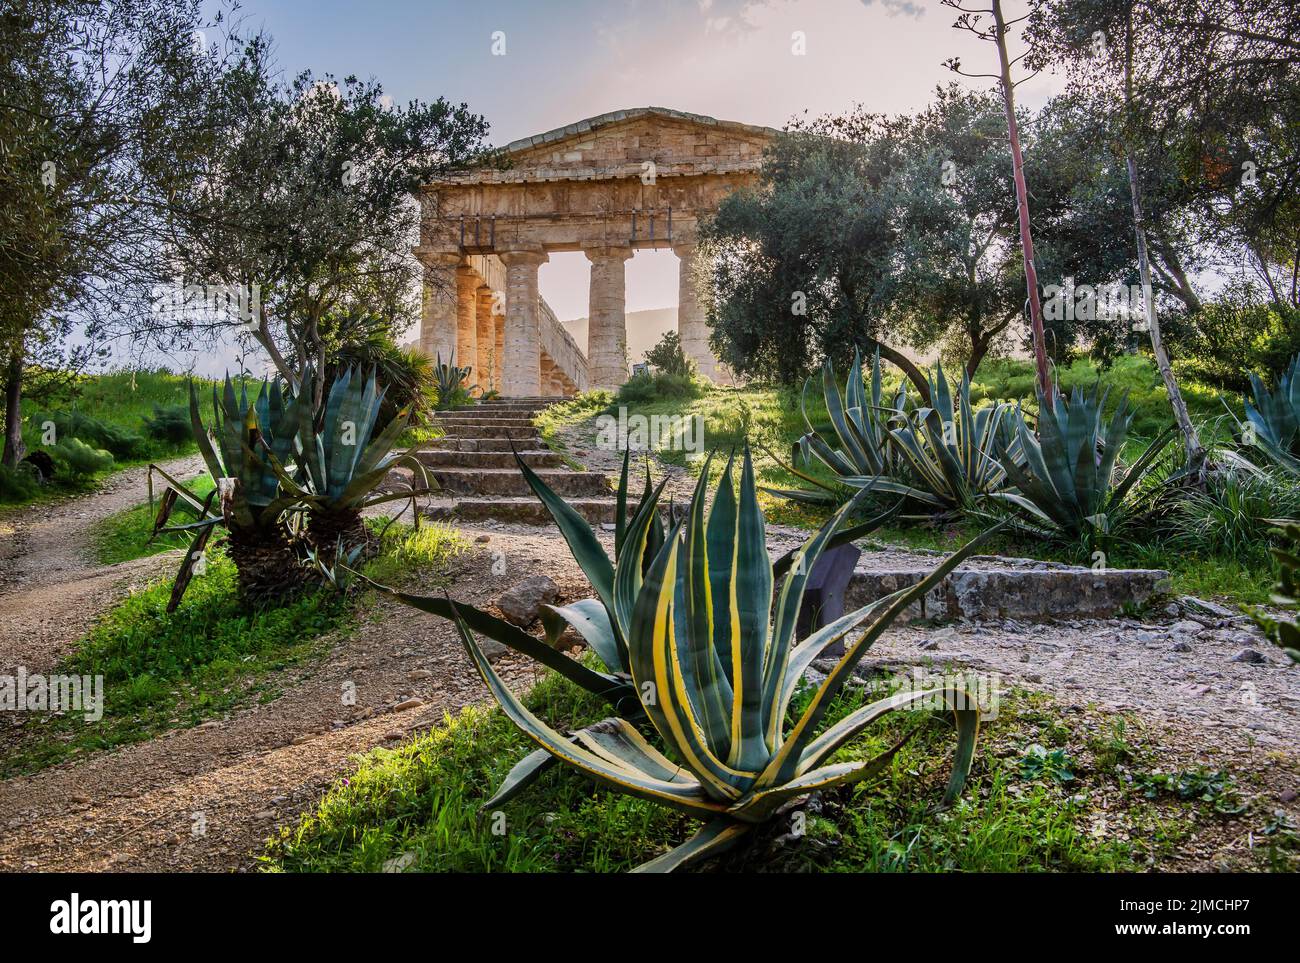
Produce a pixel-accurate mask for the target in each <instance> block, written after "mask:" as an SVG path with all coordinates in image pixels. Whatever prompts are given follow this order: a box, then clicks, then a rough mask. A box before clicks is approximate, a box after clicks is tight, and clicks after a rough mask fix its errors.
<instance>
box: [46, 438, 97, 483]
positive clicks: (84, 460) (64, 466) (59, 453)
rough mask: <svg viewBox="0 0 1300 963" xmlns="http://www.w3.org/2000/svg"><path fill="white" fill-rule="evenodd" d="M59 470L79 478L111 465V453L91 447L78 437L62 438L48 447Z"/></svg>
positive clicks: (76, 478) (69, 476) (95, 473)
mask: <svg viewBox="0 0 1300 963" xmlns="http://www.w3.org/2000/svg"><path fill="white" fill-rule="evenodd" d="M50 455H51V457H53V459H54V461H55V463H56V464H57V465H58V466H59V472H60V473H61V474H63V475H65V476H66V477H68V478H71V479H73V480H80V479H83V478H87V477H89V476H91V475H97V474H99V473H100V472H102V471H108V470H109V469H110V468H112V467H113V455H112V453H111V452H108V451H105V450H104V449H103V448H92V447H91V446H90V445H88V444H86V443H85V442H84V441H82V440H81V439H80V438H64V439H63V440H62V441H61V442H59V443H58V444H57V445H55V446H54V447H53V448H51V449H50Z"/></svg>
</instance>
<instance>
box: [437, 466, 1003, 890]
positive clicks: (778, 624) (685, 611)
mask: <svg viewBox="0 0 1300 963" xmlns="http://www.w3.org/2000/svg"><path fill="white" fill-rule="evenodd" d="M706 480H707V473H705V474H702V475H701V479H700V482H699V483H698V485H697V489H696V493H695V497H694V498H693V500H692V503H691V509H690V511H689V513H688V514H687V515H686V517H685V518H683V519H682V520H681V521H679V522H678V523H677V524H676V525H675V526H674V528H673V530H672V532H671V533H669V535H668V536H667V539H666V541H665V543H664V545H663V547H662V548H660V549H659V551H658V552H657V553H656V554H655V556H654V558H653V560H652V562H651V564H650V566H649V568H648V569H644V570H643V568H642V564H641V563H642V557H641V555H640V553H639V552H638V551H637V550H636V549H637V547H638V545H639V544H640V539H642V538H643V537H644V531H643V530H644V528H645V527H646V519H645V518H644V517H641V518H638V519H637V520H636V521H635V522H634V523H633V524H632V525H631V526H629V529H628V531H627V534H626V535H625V541H624V551H623V554H622V555H621V556H620V558H619V559H618V561H617V563H616V565H615V566H614V571H613V573H612V594H613V606H612V620H611V622H612V625H613V626H615V627H616V628H617V631H618V632H619V633H621V635H622V637H623V638H624V639H625V641H626V644H627V649H628V659H629V668H630V674H631V680H632V683H633V686H634V691H635V693H636V695H637V697H638V698H639V700H640V702H641V705H642V708H643V709H644V711H645V714H646V716H647V717H648V719H649V721H650V724H651V725H652V726H653V728H654V729H655V731H656V732H657V733H658V735H659V737H660V739H661V740H662V741H663V743H664V744H665V745H666V746H668V747H669V751H668V752H667V753H663V754H660V753H657V752H655V751H653V750H652V748H651V747H650V745H649V743H647V742H646V740H645V739H644V737H643V736H642V735H641V734H640V733H639V732H637V730H636V729H635V728H634V727H632V726H630V725H628V724H627V722H626V721H624V720H621V719H620V720H610V725H611V726H612V727H613V728H612V730H610V731H611V733H612V734H613V737H612V738H610V739H601V738H599V737H597V736H596V735H594V734H592V733H591V732H590V731H589V730H584V732H582V733H575V734H574V736H573V737H572V738H570V737H565V736H562V735H560V734H559V733H556V732H554V730H551V729H549V727H547V726H546V724H545V723H544V722H543V721H541V720H539V719H537V718H536V717H535V716H533V715H532V714H531V713H529V712H528V710H527V709H525V708H524V707H523V706H522V704H521V703H520V702H519V700H518V699H517V697H515V696H514V694H513V693H512V692H510V690H509V688H508V687H506V686H505V685H504V684H503V683H502V682H501V681H500V679H499V678H498V677H497V676H496V673H495V671H494V670H493V669H492V667H491V664H490V663H489V662H488V661H487V659H486V658H484V657H483V655H482V653H481V651H479V648H478V644H477V642H476V641H475V639H474V636H473V632H472V631H471V629H470V626H469V625H468V624H467V622H465V621H464V620H461V621H460V622H459V628H460V634H461V638H462V641H463V642H464V644H465V646H466V649H467V650H468V651H469V653H470V656H471V658H472V659H473V660H474V663H475V665H476V666H477V667H478V669H479V671H480V673H481V674H482V675H483V677H484V680H485V681H486V682H487V683H488V686H489V688H490V689H491V690H492V692H493V694H494V696H495V697H496V698H497V700H498V701H499V702H500V704H501V705H502V708H503V710H504V711H505V712H506V714H507V716H509V718H511V719H512V720H513V721H514V722H515V723H516V725H518V726H519V727H520V728H521V729H522V730H523V731H524V732H525V733H526V734H527V735H528V736H529V738H530V739H532V740H533V741H534V742H535V743H536V744H537V745H538V746H539V747H540V749H541V750H543V751H545V752H546V753H548V754H549V755H551V756H553V757H554V758H556V759H558V760H559V761H561V762H563V763H565V764H566V765H569V766H571V767H573V768H576V769H577V770H579V771H580V772H582V773H584V774H585V775H587V776H589V777H590V778H592V779H595V780H597V781H598V782H601V783H604V784H606V785H609V786H611V787H613V788H616V789H618V790H619V791H622V792H627V793H630V794H632V795H637V796H641V797H642V798H647V799H654V800H656V801H658V802H662V803H664V804H666V805H670V806H673V807H675V808H678V809H682V810H684V811H686V812H689V813H691V814H693V815H696V816H699V817H700V818H702V819H704V820H705V821H706V825H705V827H704V828H703V829H702V830H701V833H700V834H699V835H697V836H696V837H695V838H694V839H692V840H690V841H688V842H687V843H686V844H684V845H683V846H682V847H679V849H677V850H674V851H673V852H672V853H670V854H667V855H666V856H664V857H661V858H660V859H658V860H655V861H653V862H652V863H650V864H647V866H646V867H643V868H645V869H648V870H668V869H673V868H676V867H678V866H681V865H685V864H686V863H688V862H690V861H692V860H695V859H699V858H703V857H705V856H708V855H712V854H714V853H716V852H719V851H720V850H721V849H722V848H725V847H726V846H729V845H733V844H734V843H735V841H736V840H737V839H738V838H739V837H740V836H741V835H743V833H744V832H745V831H746V829H747V827H749V826H751V825H753V824H755V823H758V822H761V821H763V820H765V819H767V818H769V817H770V816H771V814H772V813H773V812H775V811H776V809H777V808H779V807H780V806H781V805H782V804H783V803H785V802H787V801H788V800H790V799H792V798H795V797H797V796H799V795H802V794H805V793H808V792H811V791H813V790H816V789H822V788H830V787H833V786H837V785H844V784H848V783H852V782H857V781H860V780H862V779H866V778H869V777H870V776H872V775H874V774H876V773H878V772H880V771H881V770H882V769H883V768H884V767H885V766H887V765H888V764H889V762H890V761H891V760H892V759H893V757H894V755H895V754H896V753H897V751H898V750H899V749H900V748H901V746H902V742H901V741H900V742H899V743H898V744H897V745H895V746H894V747H892V748H891V749H890V750H888V751H886V752H885V753H882V754H881V755H880V756H877V757H875V758H872V759H867V760H855V761H850V762H843V763H834V762H831V761H830V760H831V757H832V756H833V754H834V753H835V751H836V750H837V749H838V748H839V747H841V746H842V745H844V744H845V743H846V742H847V741H849V740H851V739H852V738H853V737H854V736H855V735H856V734H857V733H859V732H860V731H861V730H862V729H863V728H865V727H866V726H868V725H870V724H871V723H873V722H875V721H876V720H878V719H880V718H881V717H883V716H885V715H887V714H888V713H890V712H894V711H899V710H903V709H906V708H908V707H911V706H915V705H919V704H930V702H931V701H932V700H934V699H943V700H945V701H946V702H947V704H949V705H950V706H951V707H952V708H953V712H954V716H955V719H956V723H957V730H958V741H957V752H956V758H955V761H954V771H953V777H952V779H951V781H950V783H949V788H948V793H947V794H946V796H945V800H949V801H950V800H951V799H952V798H954V797H955V796H956V794H957V793H958V792H960V790H961V788H962V786H963V784H964V782H965V778H966V774H967V772H968V771H969V768H970V764H971V760H972V758H973V752H974V744H975V737H976V733H977V729H978V707H977V706H976V704H975V701H974V699H973V697H971V696H970V694H969V693H966V692H964V691H959V690H956V689H953V688H950V687H940V688H936V689H933V690H929V691H925V692H910V691H909V692H904V693H898V694H896V695H894V696H890V697H888V698H886V699H882V700H879V701H878V702H876V703H873V704H872V705H870V706H865V707H863V708H862V709H860V710H858V711H856V712H854V713H852V714H851V715H850V716H848V717H846V718H845V719H843V720H840V721H839V722H838V723H836V724H835V725H833V726H830V727H826V728H825V729H824V731H823V727H822V726H821V722H822V720H823V719H824V716H825V713H826V711H827V709H828V707H829V705H830V703H831V702H832V701H833V699H834V698H835V696H836V694H838V692H839V691H840V690H841V689H842V687H843V686H844V684H845V683H846V682H847V680H848V678H849V676H850V675H851V673H852V670H853V668H854V667H855V666H856V665H857V663H858V662H859V661H860V660H861V659H862V657H863V656H864V655H865V654H866V652H867V651H868V649H869V648H870V646H871V645H872V643H874V641H875V640H876V639H877V638H879V637H880V635H881V634H882V633H883V632H884V631H885V630H886V629H887V628H888V627H889V625H890V624H891V623H892V622H893V621H894V620H895V619H896V618H897V617H898V616H899V615H900V614H901V613H902V612H903V611H905V610H906V609H907V607H908V606H910V605H912V604H913V603H914V602H915V601H916V600H917V599H919V598H921V597H922V596H923V595H925V594H926V593H927V592H929V591H930V590H932V589H933V588H934V587H935V586H936V585H937V584H938V583H939V582H940V581H941V580H942V579H943V578H945V577H946V576H947V575H948V573H949V572H951V571H952V569H953V568H955V567H956V566H957V565H958V564H960V562H961V561H963V560H964V559H965V558H967V557H969V556H970V555H971V554H973V553H974V552H975V551H976V550H977V549H978V547H979V546H980V545H981V544H982V543H983V541H984V540H985V539H986V538H988V537H990V536H991V535H992V534H993V532H994V531H996V529H994V530H991V531H990V532H988V533H986V534H985V535H983V536H980V537H979V538H977V539H975V540H974V541H972V542H971V543H970V544H969V545H967V546H966V547H965V548H963V549H962V550H961V551H960V552H958V553H956V554H954V555H953V556H951V557H950V558H948V559H947V560H946V561H945V562H944V563H943V564H942V565H940V566H939V567H938V568H937V569H936V570H935V571H934V572H932V573H931V574H930V575H929V576H927V577H926V578H925V579H923V580H921V582H919V583H918V584H917V585H914V586H912V587H910V588H908V589H906V590H904V591H902V592H899V593H897V594H896V595H895V596H892V597H891V598H889V599H886V600H882V601H881V602H878V603H875V604H873V605H871V606H867V607H865V608H864V609H861V610H859V611H858V612H855V613H851V614H850V615H849V616H846V617H845V618H844V619H841V620H839V621H837V622H836V623H834V624H833V625H831V626H827V627H826V628H825V629H824V630H822V632H819V633H817V634H816V635H815V636H814V637H812V638H811V639H809V640H805V641H804V642H803V643H801V644H799V645H796V644H795V640H794V625H795V621H796V619H797V615H798V611H799V607H800V605H801V602H802V598H803V592H804V588H805V586H806V583H807V579H808V575H809V573H810V572H811V570H812V567H813V565H814V564H815V563H816V560H817V558H818V556H819V555H820V553H821V552H822V551H824V550H825V548H826V547H827V545H828V544H829V542H830V541H831V539H832V537H833V535H834V533H835V532H836V531H838V530H839V529H840V528H841V527H842V525H843V523H844V521H845V519H846V518H847V517H848V515H849V513H850V512H852V511H854V510H856V509H857V508H858V507H859V502H858V499H857V498H855V499H854V500H852V501H851V502H850V503H849V504H846V505H845V506H844V507H843V508H842V509H840V511H839V512H837V513H836V515H835V517H833V518H832V519H831V520H830V521H828V522H827V524H826V525H825V526H823V528H822V529H821V530H819V531H818V532H817V533H816V534H815V535H813V536H812V537H811V538H810V539H808V541H807V542H806V543H805V544H804V545H803V546H802V547H801V548H800V549H799V550H798V551H797V552H796V553H795V555H794V557H793V558H792V559H791V560H790V563H789V565H788V566H787V569H788V571H787V573H786V574H785V576H784V578H783V579H781V581H780V584H779V586H778V584H777V579H776V573H775V572H774V567H773V565H772V562H771V560H770V558H769V556H768V554H767V545H766V535H765V530H764V529H765V526H764V522H763V517H762V513H761V511H760V510H759V507H758V502H757V498H756V488H755V483H754V472H753V464H752V461H751V459H750V456H749V452H748V451H746V452H745V453H744V457H743V461H742V465H741V472H740V486H739V493H738V495H737V492H736V490H735V488H734V481H733V464H732V463H729V464H728V466H727V468H726V470H725V471H724V472H723V477H722V481H721V483H720V484H719V486H718V489H717V491H716V494H715V496H714V499H713V504H712V508H711V509H706V506H705V497H704V486H705V484H706ZM862 495H865V493H862ZM571 544H572V541H571ZM629 547H630V548H631V549H632V551H629V550H628V549H629ZM864 622H866V623H867V625H866V628H865V629H864V630H861V632H860V634H859V635H858V637H857V638H856V640H854V641H851V642H850V643H848V644H847V645H846V651H845V654H844V656H843V657H842V658H841V659H840V660H839V661H838V662H837V664H836V666H835V668H834V669H833V670H832V671H831V673H830V675H829V676H828V677H827V678H826V679H825V681H823V682H822V683H821V685H820V686H818V687H817V689H816V690H815V692H814V693H813V696H812V699H811V701H810V703H809V706H808V707H807V709H805V710H804V712H803V713H802V714H801V715H800V717H799V719H798V720H797V721H796V723H795V724H794V726H793V727H792V728H790V729H789V730H788V731H787V729H786V727H785V721H786V720H785V713H786V709H787V707H788V705H789V700H790V697H791V695H792V693H793V691H794V687H795V682H796V681H797V678H798V676H799V675H802V673H803V670H804V669H806V668H807V665H808V663H809V662H810V661H811V659H812V658H813V657H815V655H816V654H818V653H820V652H821V651H824V649H825V647H826V646H827V645H829V644H830V643H831V642H832V641H834V640H836V639H838V638H844V637H845V636H847V635H849V634H851V633H854V632H855V631H857V630H858V629H859V627H860V626H861V625H862V624H863V623H864ZM805 646H810V647H811V648H809V649H806V650H805V648H804V647H805ZM580 747H581V748H585V749H586V750H587V751H588V754H584V753H583V752H581V751H579V748H580ZM669 758H671V759H673V760H677V761H679V763H680V765H678V764H676V763H668V759H669ZM540 764H541V762H540V759H539V757H530V760H529V761H527V764H525V763H520V766H521V767H522V769H520V768H519V767H517V769H516V771H515V772H514V773H512V779H513V781H512V784H511V785H512V787H513V786H514V785H517V784H518V783H519V782H521V781H524V780H525V779H526V778H527V777H528V775H529V773H531V772H533V771H535V767H536V766H538V765H540Z"/></svg>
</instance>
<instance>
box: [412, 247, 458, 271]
mask: <svg viewBox="0 0 1300 963" xmlns="http://www.w3.org/2000/svg"><path fill="white" fill-rule="evenodd" d="M411 253H412V254H414V255H415V256H416V257H417V258H418V259H419V260H420V263H421V264H423V265H425V266H426V267H459V266H461V265H462V264H467V263H468V262H466V260H465V255H464V254H462V253H460V251H449V250H447V249H446V248H437V247H415V248H412V249H411Z"/></svg>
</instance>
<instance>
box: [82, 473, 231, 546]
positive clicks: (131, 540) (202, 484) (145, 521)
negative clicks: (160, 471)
mask: <svg viewBox="0 0 1300 963" xmlns="http://www.w3.org/2000/svg"><path fill="white" fill-rule="evenodd" d="M180 480H181V481H188V480H187V479H180ZM215 487H216V485H215V484H214V483H213V481H212V477H211V476H210V475H208V474H203V475H200V476H199V477H198V478H195V479H194V480H193V481H191V482H189V489H190V491H191V492H193V493H194V494H195V495H197V496H198V497H199V498H204V497H206V496H207V494H208V492H210V491H212V489H213V488H215ZM160 492H161V488H157V489H155V494H156V495H157V494H158V493H160ZM157 510H158V502H157V501H155V502H154V504H153V506H152V508H151V507H150V505H149V503H148V502H141V503H140V504H139V505H136V506H135V507H134V508H128V509H126V510H125V511H122V512H118V513H117V514H115V515H109V516H108V517H107V518H104V519H102V520H101V521H100V522H99V523H98V524H96V525H95V527H94V529H93V530H92V531H91V540H92V541H93V543H94V546H95V558H96V560H97V561H98V562H99V564H100V565H115V564H117V563H118V562H126V561H129V560H131V559H134V558H144V557H146V556H149V555H157V554H159V553H160V552H168V551H171V550H173V549H179V548H185V547H186V546H187V545H189V543H190V542H191V541H192V538H193V537H192V535H191V536H190V537H186V535H185V534H183V533H175V534H162V535H159V536H158V537H157V538H155V539H153V540H152V541H150V540H149V535H150V533H151V532H153V520H154V513H155V512H156V511H157ZM197 518H198V512H196V511H195V510H194V509H192V508H190V506H189V505H188V504H187V503H186V502H184V501H177V502H176V507H175V508H174V509H173V510H172V516H171V518H170V520H169V522H168V524H170V525H183V524H184V523H186V522H190V521H194V520H195V519H197Z"/></svg>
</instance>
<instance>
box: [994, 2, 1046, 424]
mask: <svg viewBox="0 0 1300 963" xmlns="http://www.w3.org/2000/svg"><path fill="white" fill-rule="evenodd" d="M993 21H994V24H995V27H996V29H995V30H994V37H993V41H994V43H995V44H996V45H997V48H998V65H999V68H1000V72H1001V77H1002V81H1001V83H1002V103H1003V105H1004V106H1005V107H1006V112H1007V140H1008V142H1009V143H1010V145H1011V166H1012V173H1013V176H1014V179H1015V184H1016V212H1017V214H1018V215H1019V218H1020V250H1021V253H1022V255H1023V257H1024V262H1025V286H1026V287H1027V288H1028V289H1029V325H1030V329H1031V331H1032V333H1033V341H1034V362H1035V364H1036V365H1037V367H1038V390H1039V392H1040V393H1041V394H1042V396H1043V398H1044V400H1049V401H1050V400H1051V398H1052V397H1053V396H1054V395H1055V391H1056V389H1055V385H1054V384H1053V382H1052V372H1051V369H1050V368H1049V367H1048V364H1047V336H1046V334H1045V333H1044V330H1043V305H1042V301H1041V300H1040V299H1039V296H1038V271H1037V270H1036V269H1035V267H1034V236H1033V232H1032V231H1031V229H1030V226H1029V191H1028V189H1027V188H1026V187H1025V158H1024V155H1023V154H1022V153H1021V150H1020V127H1019V125H1018V124H1017V123H1016V95H1015V85H1014V84H1013V83H1012V82H1011V61H1010V59H1009V58H1008V57H1007V39H1006V33H1007V24H1006V20H1005V19H1004V18H1003V16H1002V0H993Z"/></svg>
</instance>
